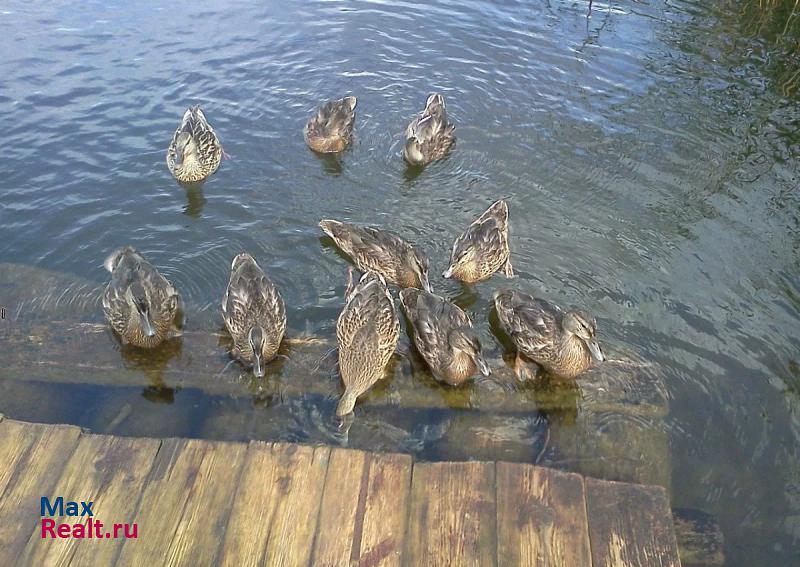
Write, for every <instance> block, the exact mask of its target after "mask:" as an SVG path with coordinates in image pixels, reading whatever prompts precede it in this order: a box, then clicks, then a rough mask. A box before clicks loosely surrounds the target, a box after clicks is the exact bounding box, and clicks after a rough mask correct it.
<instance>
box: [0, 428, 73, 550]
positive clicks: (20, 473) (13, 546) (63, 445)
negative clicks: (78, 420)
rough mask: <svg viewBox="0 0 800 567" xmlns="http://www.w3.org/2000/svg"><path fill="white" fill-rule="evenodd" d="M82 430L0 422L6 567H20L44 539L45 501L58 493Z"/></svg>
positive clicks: (0, 537) (0, 532) (1, 536)
mask: <svg viewBox="0 0 800 567" xmlns="http://www.w3.org/2000/svg"><path fill="white" fill-rule="evenodd" d="M79 436H80V429H79V428H77V427H71V426H67V425H39V424H32V423H22V422H19V421H14V420H11V419H3V421H2V423H0V565H15V564H17V559H18V557H19V555H20V554H21V553H22V550H23V549H24V547H25V544H26V543H27V542H28V540H29V539H30V537H31V534H34V535H38V534H39V526H40V516H39V510H40V504H41V500H40V499H41V497H42V496H46V495H51V494H53V487H55V485H56V482H57V481H58V479H59V477H60V476H61V471H62V470H63V468H64V464H65V463H66V462H67V460H68V459H69V457H70V455H72V453H73V451H74V449H75V445H76V444H77V442H78V437H79Z"/></svg>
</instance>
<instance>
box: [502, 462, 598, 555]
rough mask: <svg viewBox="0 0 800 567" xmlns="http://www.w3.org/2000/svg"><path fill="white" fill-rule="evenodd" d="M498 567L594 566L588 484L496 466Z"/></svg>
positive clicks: (534, 469)
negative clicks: (587, 497)
mask: <svg viewBox="0 0 800 567" xmlns="http://www.w3.org/2000/svg"><path fill="white" fill-rule="evenodd" d="M497 555H498V561H497V563H498V565H552V566H556V565H590V564H591V562H590V558H589V533H588V529H587V523H586V506H585V499H584V489H583V479H582V478H581V477H580V476H579V475H577V474H572V473H564V472H560V471H556V470H552V469H546V468H543V467H535V466H533V465H525V464H518V463H501V462H499V463H497Z"/></svg>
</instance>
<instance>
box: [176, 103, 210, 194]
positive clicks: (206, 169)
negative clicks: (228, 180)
mask: <svg viewBox="0 0 800 567" xmlns="http://www.w3.org/2000/svg"><path fill="white" fill-rule="evenodd" d="M222 154H223V151H222V144H220V142H219V138H218V137H217V134H216V133H215V132H214V129H213V128H212V127H211V124H209V123H208V120H206V116H205V114H203V111H202V110H201V109H200V105H196V106H192V107H189V108H188V109H187V110H186V112H184V113H183V120H181V125H180V126H178V129H177V130H175V135H174V136H172V143H170V145H169V149H168V150H167V167H168V168H169V170H170V172H171V173H172V175H173V176H174V177H175V179H177V180H178V181H181V182H183V183H195V182H197V181H203V180H204V179H205V178H207V177H208V176H209V175H211V174H212V173H214V172H215V171H217V168H218V167H219V162H220V161H221V160H222Z"/></svg>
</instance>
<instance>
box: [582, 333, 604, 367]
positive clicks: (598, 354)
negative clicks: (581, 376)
mask: <svg viewBox="0 0 800 567" xmlns="http://www.w3.org/2000/svg"><path fill="white" fill-rule="evenodd" d="M586 346H587V347H588V348H589V354H591V355H592V359H594V361H595V362H603V361H604V360H605V359H606V355H604V354H603V351H602V349H601V348H600V345H599V344H597V339H595V338H592V339H591V340H588V341H586Z"/></svg>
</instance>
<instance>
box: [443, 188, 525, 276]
mask: <svg viewBox="0 0 800 567" xmlns="http://www.w3.org/2000/svg"><path fill="white" fill-rule="evenodd" d="M500 268H503V272H504V273H505V275H506V277H509V278H510V277H513V276H514V269H513V268H512V266H511V250H510V249H509V247H508V205H507V204H506V202H505V201H504V200H502V199H500V200H499V201H496V202H495V203H494V204H493V205H492V206H491V207H489V208H488V209H487V210H486V211H485V212H484V213H483V214H482V215H481V216H479V217H478V218H477V219H476V220H475V221H474V222H473V223H472V224H471V225H469V227H468V228H467V230H466V231H465V232H464V234H462V235H461V236H459V237H458V238H457V239H456V241H455V243H454V244H453V251H452V253H451V255H450V267H449V268H447V269H446V270H445V271H444V273H443V274H442V276H443V277H445V278H454V279H456V280H459V281H462V282H465V283H475V282H479V281H482V280H485V279H488V278H489V277H491V275H492V274H493V273H495V272H496V271H497V270H499V269H500Z"/></svg>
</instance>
